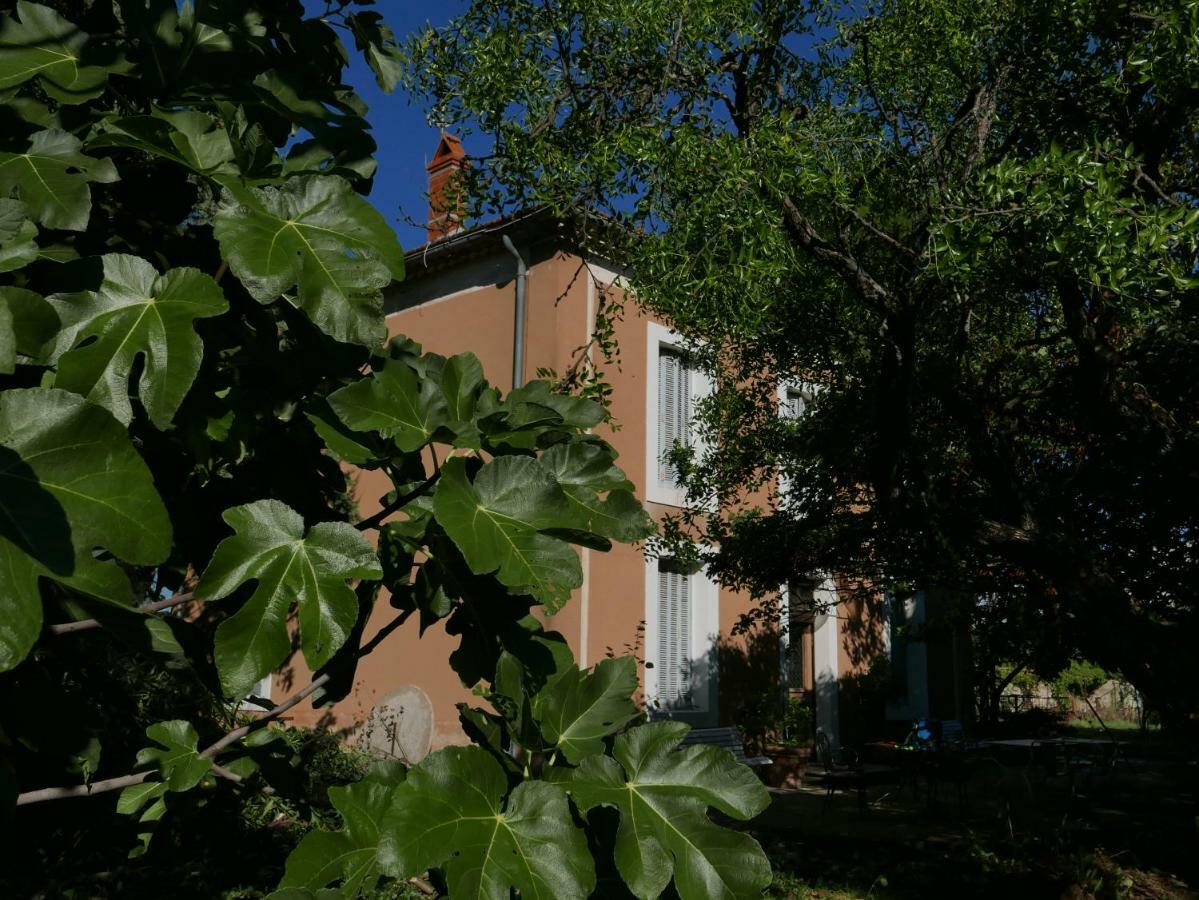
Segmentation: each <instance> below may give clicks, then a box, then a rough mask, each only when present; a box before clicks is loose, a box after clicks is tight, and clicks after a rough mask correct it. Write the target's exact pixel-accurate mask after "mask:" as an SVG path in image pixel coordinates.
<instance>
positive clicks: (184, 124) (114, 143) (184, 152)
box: [88, 109, 237, 175]
mask: <svg viewBox="0 0 1199 900" xmlns="http://www.w3.org/2000/svg"><path fill="white" fill-rule="evenodd" d="M103 127H104V130H103V131H102V132H101V133H100V134H99V135H97V136H96V137H94V138H92V139H91V140H90V141H88V149H89V150H91V149H95V148H97V147H133V148H136V149H138V150H145V151H146V152H148V153H153V154H155V155H156V156H161V157H162V158H163V159H169V160H172V161H173V162H177V163H179V165H181V166H186V167H187V168H189V169H191V170H192V171H194V172H199V173H200V174H202V175H210V174H213V173H216V172H224V173H229V174H232V173H234V172H236V171H237V168H236V166H233V165H228V163H231V162H232V160H233V158H234V153H233V145H232V144H231V143H230V141H229V133H228V132H227V131H225V129H224V128H222V127H221V125H220V123H218V122H217V120H216V119H214V118H212V117H211V116H209V115H207V114H205V113H202V112H199V111H197V110H191V109H185V110H179V111H177V112H175V111H169V110H158V109H156V110H155V111H154V114H153V115H149V116H125V117H123V118H119V119H109V120H107V121H106V122H105V123H104V125H103Z"/></svg>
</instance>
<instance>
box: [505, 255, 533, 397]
mask: <svg viewBox="0 0 1199 900" xmlns="http://www.w3.org/2000/svg"><path fill="white" fill-rule="evenodd" d="M500 240H502V241H503V242H504V247H505V248H506V249H507V251H508V252H509V253H511V254H512V255H513V256H514V257H516V326H515V330H514V333H513V335H512V387H513V389H515V388H518V387H520V386H521V385H522V384H524V373H525V282H527V281H528V278H529V267H528V266H526V265H525V260H524V257H522V256H521V255H520V253H519V252H518V251H517V249H516V246H515V245H514V244H513V243H512V239H511V238H510V237H508V235H506V234H504V235H501V236H500Z"/></svg>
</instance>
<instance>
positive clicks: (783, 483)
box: [775, 379, 816, 497]
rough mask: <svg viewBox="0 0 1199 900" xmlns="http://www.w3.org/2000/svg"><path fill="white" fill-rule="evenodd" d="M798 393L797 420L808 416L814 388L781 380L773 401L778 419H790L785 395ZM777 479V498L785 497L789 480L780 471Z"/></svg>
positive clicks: (800, 382) (788, 487)
mask: <svg viewBox="0 0 1199 900" xmlns="http://www.w3.org/2000/svg"><path fill="white" fill-rule="evenodd" d="M793 391H794V392H798V393H799V395H800V397H801V398H802V399H803V404H804V410H803V412H802V413H800V415H799V418H802V417H803V416H806V415H807V414H808V407H809V406H810V405H811V403H812V398H813V397H814V396H815V395H816V388H815V387H814V386H813V385H811V384H807V383H805V382H802V381H796V380H794V379H791V380H783V381H780V382H779V383H778V387H777V388H776V389H775V399H776V400H777V401H778V411H779V418H780V419H788V418H792V417H791V416H789V415H788V414H787V399H788V398H787V395H788V394H790V393H792V392H793ZM778 478H779V496H780V497H785V496H786V495H787V494H788V493H790V491H791V479H790V478H788V477H787V476H786V475H784V474H783V473H782V472H781V471H780V472H779V473H778Z"/></svg>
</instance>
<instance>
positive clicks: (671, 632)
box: [656, 559, 692, 709]
mask: <svg viewBox="0 0 1199 900" xmlns="http://www.w3.org/2000/svg"><path fill="white" fill-rule="evenodd" d="M657 649H658V661H657V666H656V668H657V671H658V702H659V703H660V704H661V705H663V706H666V707H669V708H672V709H677V708H683V709H686V708H688V707H690V706H692V698H691V584H690V579H689V578H688V576H687V574H686V573H685V572H683V571H681V570H680V569H679V567H678V566H677V565H676V564H675V561H674V560H672V559H662V560H659V561H658V648H657Z"/></svg>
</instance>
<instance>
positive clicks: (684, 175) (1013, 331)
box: [405, 0, 1199, 720]
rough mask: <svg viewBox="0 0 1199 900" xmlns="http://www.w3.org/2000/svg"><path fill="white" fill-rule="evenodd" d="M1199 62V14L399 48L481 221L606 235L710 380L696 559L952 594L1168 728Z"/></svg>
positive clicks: (824, 11) (794, 16) (883, 18)
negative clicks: (517, 219)
mask: <svg viewBox="0 0 1199 900" xmlns="http://www.w3.org/2000/svg"><path fill="white" fill-rule="evenodd" d="M1197 47H1199V4H1197V3H1195V2H1193V0H1184V2H1156V0H1145V2H1082V0H1034V2H1014V0H983V2H978V3H969V4H962V3H954V2H930V3H919V4H905V3H899V2H880V3H875V4H869V5H866V6H862V5H860V4H854V3H841V2H829V3H816V4H809V3H800V2H792V0H763V2H756V3H725V2H720V0H710V2H697V3H688V4H685V5H679V4H676V3H667V2H636V3H634V2H627V0H607V2H600V3H593V2H587V3H582V2H563V3H554V4H543V3H534V2H520V0H515V2H507V3H483V2H477V3H472V4H471V5H470V7H469V9H468V10H467V11H466V12H464V13H463V14H462V15H461V16H459V17H458V18H457V19H455V21H454V22H453V23H452V24H451V25H450V26H448V27H446V28H443V29H439V30H427V31H426V32H424V33H422V34H420V35H419V36H417V37H415V38H413V39H412V40H411V41H410V42H409V43H408V44H407V45H406V49H405V54H406V57H407V62H408V69H407V73H406V79H407V81H408V83H410V85H411V86H412V87H413V89H414V90H416V91H417V92H418V93H420V94H421V95H423V96H425V97H426V98H427V99H428V102H429V103H430V105H431V108H432V117H433V120H434V121H436V122H440V123H443V124H445V125H446V126H448V127H452V128H454V129H457V130H459V131H461V132H462V133H463V136H464V139H465V140H466V141H467V143H468V145H469V143H470V142H471V141H472V140H474V141H475V144H476V146H477V147H478V148H479V153H478V155H479V159H478V160H477V164H476V165H474V166H473V167H472V168H471V170H470V172H469V175H468V180H469V186H470V191H469V193H470V194H471V195H472V196H473V197H475V198H476V208H475V213H476V215H486V214H489V213H494V212H497V211H500V210H504V209H509V208H512V207H514V206H528V205H537V204H545V205H548V206H550V207H552V208H553V209H555V210H557V211H558V212H559V213H561V214H563V215H566V214H568V213H571V212H576V213H577V212H585V213H586V214H587V216H582V217H580V218H581V220H582V221H584V222H587V223H590V224H588V225H586V226H585V227H586V228H587V229H588V230H589V232H590V236H589V237H587V238H585V239H588V240H593V241H595V242H596V243H597V245H599V242H600V241H601V240H602V242H603V244H602V246H604V247H606V248H608V249H609V250H610V252H611V254H612V255H613V257H614V258H616V259H618V260H619V261H620V262H621V263H622V264H626V265H628V266H629V268H630V270H631V272H632V282H633V284H634V290H635V293H636V297H637V300H638V301H639V302H641V303H643V304H646V305H647V306H648V307H650V308H652V309H653V310H654V311H656V312H658V313H659V314H661V315H664V316H665V317H667V318H668V319H669V320H670V321H671V322H672V323H673V324H674V325H675V326H676V327H677V328H678V329H679V330H681V331H682V332H683V333H684V334H685V335H686V336H688V337H690V338H691V339H692V340H693V343H694V346H693V352H694V354H695V356H696V358H697V359H699V360H701V361H702V362H703V363H704V364H705V365H706V366H707V367H708V368H709V369H710V370H711V372H712V373H713V375H714V376H715V377H716V379H717V380H718V389H717V391H716V394H715V395H714V397H713V398H712V399H711V400H710V401H709V402H708V403H707V404H706V405H705V408H704V409H703V411H702V418H703V422H704V427H705V429H706V431H707V437H708V440H707V441H706V445H707V447H708V452H706V453H705V454H704V455H703V456H702V457H696V456H695V454H694V453H692V454H690V456H691V459H690V462H689V463H688V462H686V460H685V459H681V460H680V463H681V464H682V465H681V468H682V471H683V472H684V473H685V476H686V480H687V482H688V486H689V490H690V496H691V500H692V505H693V510H692V512H691V514H690V515H688V516H687V517H686V519H687V521H685V522H684V523H682V524H683V526H685V527H681V528H680V533H683V534H689V535H691V536H692V537H694V536H696V535H699V536H700V537H702V539H703V541H704V543H706V544H708V545H711V546H715V547H718V550H716V551H715V552H714V553H712V554H710V555H709V558H708V563H709V566H710V568H711V569H712V570H713V571H714V572H715V573H716V574H718V575H719V576H720V577H721V579H723V580H724V581H725V582H726V583H729V584H733V585H738V586H747V587H750V588H752V589H754V590H756V591H757V592H759V593H761V594H763V595H766V594H768V593H771V592H774V591H776V590H777V587H778V585H780V584H782V583H784V582H786V581H788V580H789V579H790V578H792V577H796V576H799V575H803V574H806V573H817V572H832V573H841V574H844V575H846V576H848V578H849V580H850V582H852V581H853V580H854V579H862V580H864V581H865V582H866V583H869V584H872V585H873V586H875V587H886V586H890V587H894V588H895V589H911V588H912V587H914V586H915V587H921V586H923V587H935V588H940V589H943V590H944V591H947V592H951V593H952V594H954V595H956V596H958V597H960V598H963V608H964V610H965V611H966V613H967V614H968V615H970V616H972V617H979V616H992V617H994V616H998V617H1000V618H1001V620H1002V622H1003V623H1006V624H1005V627H1006V628H1007V629H1008V631H1009V632H1010V631H1011V630H1012V629H1015V630H1016V631H1017V632H1018V635H1017V637H1018V639H1017V640H1016V641H1015V645H1016V647H1017V651H1018V653H1019V655H1020V656H1026V655H1028V656H1037V657H1041V658H1045V659H1052V660H1056V661H1057V664H1060V663H1063V662H1064V661H1065V660H1066V659H1068V658H1069V655H1070V653H1071V651H1072V648H1078V649H1081V651H1082V652H1083V654H1084V655H1085V656H1086V657H1087V658H1090V659H1093V660H1095V661H1096V662H1098V663H1100V664H1101V665H1103V666H1104V667H1105V668H1108V669H1111V670H1113V671H1118V672H1120V673H1122V674H1123V675H1124V676H1125V677H1127V678H1128V679H1130V680H1131V681H1132V682H1133V683H1134V684H1136V685H1137V687H1139V688H1140V689H1141V690H1142V691H1143V692H1144V694H1145V695H1146V697H1147V698H1148V700H1149V702H1150V703H1151V704H1155V705H1156V706H1157V707H1158V708H1159V709H1160V710H1161V711H1163V712H1164V713H1166V714H1167V715H1168V716H1170V717H1171V718H1172V719H1173V720H1177V719H1178V717H1179V716H1181V715H1182V714H1184V713H1185V712H1188V711H1190V710H1193V709H1194V708H1195V704H1196V698H1197V690H1196V687H1195V681H1194V679H1193V678H1192V677H1190V674H1189V672H1190V670H1189V668H1188V666H1189V664H1188V663H1187V662H1186V660H1187V658H1188V657H1189V652H1190V651H1189V648H1190V647H1192V646H1193V644H1194V641H1195V638H1196V635H1197V631H1196V629H1197V625H1199V619H1197V617H1196V600H1195V598H1196V596H1197V595H1196V586H1199V578H1197V576H1199V568H1197V567H1199V556H1197V555H1196V553H1195V552H1194V539H1195V533H1196V526H1197V524H1199V521H1197V519H1196V510H1197V508H1199V507H1197V506H1196V504H1195V503H1194V501H1193V499H1192V498H1193V497H1194V496H1196V495H1197V494H1199V490H1197V488H1199V467H1196V465H1195V460H1196V458H1199V457H1197V455H1196V453H1197V451H1199V444H1197V440H1199V424H1197V419H1196V413H1197V411H1199V405H1197V402H1199V394H1197V393H1196V382H1195V379H1194V377H1193V373H1194V371H1195V369H1196V363H1197V362H1199V320H1197V311H1199V305H1197V303H1196V301H1197V299H1199V278H1197V274H1199V273H1197V270H1196V263H1197V259H1199V257H1197V253H1199V199H1197V197H1199V180H1197V178H1199V169H1197V166H1196V156H1195V152H1196V148H1197V147H1199V140H1197V137H1199V102H1197V101H1199V87H1197V86H1199V54H1197V52H1196V48H1197ZM471 134H474V135H477V136H476V137H474V138H473V139H472V138H471V137H470V135H471ZM597 213H599V214H601V215H599V216H597V215H596V214H597ZM588 216H590V218H588ZM780 385H783V386H790V387H792V388H793V389H794V390H796V391H798V392H799V393H800V394H801V395H802V396H803V398H804V401H805V405H806V412H805V414H804V415H803V416H801V417H800V418H798V419H794V420H793V419H789V418H787V417H783V416H780V410H779V404H778V401H777V399H776V398H777V393H776V392H777V390H778V388H779V386H780ZM680 455H681V457H684V458H685V457H687V456H688V453H687V452H685V451H684V452H682V453H681V454H680ZM780 475H781V476H783V478H784V479H785V483H786V484H787V485H789V489H788V490H787V491H786V492H785V493H779V492H778V491H777V490H774V488H775V487H777V481H776V477H777V476H780ZM747 487H748V488H751V489H752V488H757V487H765V488H770V489H772V490H773V491H774V493H773V501H772V502H771V503H770V504H769V506H768V507H767V508H753V507H751V506H749V505H747V504H746V503H745V502H744V498H745V496H746V488H747ZM713 505H715V508H716V509H717V510H718V512H717V514H715V515H713V514H710V512H709V510H710V509H711V508H713ZM980 599H985V602H979V600H980ZM1009 638H1010V634H1009Z"/></svg>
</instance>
